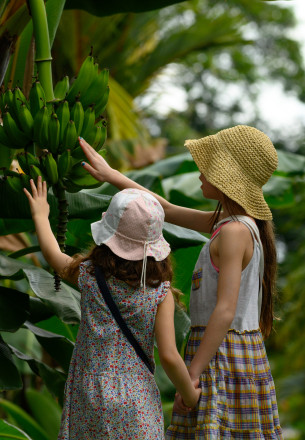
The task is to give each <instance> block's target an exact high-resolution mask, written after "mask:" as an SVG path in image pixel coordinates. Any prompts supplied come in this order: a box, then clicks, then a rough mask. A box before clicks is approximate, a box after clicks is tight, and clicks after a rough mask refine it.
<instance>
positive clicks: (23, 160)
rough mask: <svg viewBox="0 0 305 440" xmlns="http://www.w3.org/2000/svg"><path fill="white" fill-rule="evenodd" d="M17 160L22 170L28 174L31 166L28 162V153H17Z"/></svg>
mask: <svg viewBox="0 0 305 440" xmlns="http://www.w3.org/2000/svg"><path fill="white" fill-rule="evenodd" d="M17 160H18V163H19V165H20V168H21V169H22V171H23V172H24V173H26V174H30V166H29V164H28V160H27V157H26V153H19V154H17Z"/></svg>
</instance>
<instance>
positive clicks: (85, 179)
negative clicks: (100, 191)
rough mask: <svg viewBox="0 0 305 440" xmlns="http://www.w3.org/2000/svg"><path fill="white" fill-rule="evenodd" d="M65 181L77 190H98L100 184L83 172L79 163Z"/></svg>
mask: <svg viewBox="0 0 305 440" xmlns="http://www.w3.org/2000/svg"><path fill="white" fill-rule="evenodd" d="M67 181H68V182H69V183H71V184H73V185H74V186H75V187H77V186H78V187H79V188H87V189H89V188H98V187H99V186H100V185H101V184H102V182H99V181H98V180H96V179H95V178H94V177H92V176H91V174H89V173H88V171H87V170H85V169H84V168H83V167H82V166H81V165H80V163H78V164H76V165H74V166H73V168H72V170H71V173H70V174H69V176H68V178H67Z"/></svg>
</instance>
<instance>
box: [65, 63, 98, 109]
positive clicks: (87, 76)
mask: <svg viewBox="0 0 305 440" xmlns="http://www.w3.org/2000/svg"><path fill="white" fill-rule="evenodd" d="M94 76H95V67H94V59H93V56H91V55H88V56H87V57H86V58H85V61H84V62H83V64H82V65H81V68H80V70H79V72H78V76H77V78H76V80H75V81H74V83H73V84H72V85H71V87H70V90H69V92H68V95H67V100H68V101H69V103H70V104H72V103H73V102H74V101H75V98H76V96H77V95H78V94H80V96H83V95H84V94H85V92H86V91H87V89H88V87H89V86H90V84H91V82H92V80H93V78H94Z"/></svg>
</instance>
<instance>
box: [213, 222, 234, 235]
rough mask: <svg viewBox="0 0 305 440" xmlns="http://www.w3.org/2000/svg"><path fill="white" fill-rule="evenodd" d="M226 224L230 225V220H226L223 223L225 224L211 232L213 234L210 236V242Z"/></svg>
mask: <svg viewBox="0 0 305 440" xmlns="http://www.w3.org/2000/svg"><path fill="white" fill-rule="evenodd" d="M227 223H230V220H228V221H227V222H225V223H222V224H221V225H220V226H219V227H218V228H217V229H216V231H214V232H213V234H212V235H211V240H212V238H214V237H215V236H216V235H217V234H218V232H219V231H220V229H221V228H222V227H223V226H224V225H226V224H227Z"/></svg>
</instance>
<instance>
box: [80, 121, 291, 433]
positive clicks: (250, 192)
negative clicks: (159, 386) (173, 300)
mask: <svg viewBox="0 0 305 440" xmlns="http://www.w3.org/2000/svg"><path fill="white" fill-rule="evenodd" d="M80 145H81V146H82V148H83V151H84V153H85V154H86V156H87V158H88V160H89V162H90V164H91V165H89V164H88V163H84V164H83V166H84V167H85V168H86V169H87V170H88V171H89V172H90V173H91V174H92V175H93V176H94V177H95V178H96V179H98V180H101V181H107V182H110V183H112V184H113V185H115V186H117V187H118V188H119V189H122V188H125V187H134V188H141V187H140V186H139V185H138V184H136V183H134V182H132V181H131V180H129V179H128V178H127V177H125V176H123V175H122V174H120V173H119V172H118V171H115V170H113V169H111V168H110V167H109V166H108V164H107V163H106V162H105V161H104V160H103V159H102V158H101V157H100V155H98V154H97V153H96V152H95V151H94V150H93V149H92V148H91V147H90V146H89V145H88V144H87V143H86V142H85V141H84V140H82V139H81V140H80ZM186 147H187V148H188V149H189V151H190V152H191V154H192V156H193V159H194V160H195V162H196V164H197V166H198V168H199V171H200V173H201V174H200V177H199V179H200V182H201V186H200V188H201V189H202V193H203V195H204V197H206V198H209V199H215V200H217V201H218V207H217V209H216V210H215V212H202V211H197V210H193V209H188V208H184V207H180V206H175V205H173V204H171V203H169V202H167V201H166V200H164V199H163V198H161V197H159V196H156V198H157V199H158V200H159V202H160V203H161V205H162V206H163V208H164V211H165V219H166V221H168V222H171V223H174V224H176V225H179V226H183V227H186V228H190V229H194V230H196V231H200V232H205V233H208V232H211V233H212V236H211V239H210V240H209V242H208V243H207V244H206V245H205V246H204V247H203V249H202V251H201V253H200V255H199V258H198V261H197V263H196V266H195V269H194V272H193V277H192V291H191V297H190V316H191V333H190V337H189V340H188V344H187V349H186V355H185V362H186V365H187V367H188V371H189V374H190V377H191V379H192V380H193V382H194V383H196V381H198V379H199V381H200V387H201V389H202V391H201V396H200V399H199V402H198V405H197V408H196V409H195V410H190V409H189V408H187V407H186V405H185V404H186V402H184V401H183V396H181V393H179V391H178V393H177V394H176V398H175V403H174V410H173V416H172V422H171V425H170V426H169V428H168V430H167V433H166V438H167V440H170V439H196V440H197V439H198V440H199V439H213V440H214V439H215V440H216V439H247V440H248V439H249V440H254V439H255V440H257V439H268V440H269V439H270V440H271V439H272V440H273V439H274V440H275V439H282V438H283V437H282V431H281V427H280V423H279V417H278V409H277V403H276V395H275V387H274V382H273V379H272V375H271V371H270V367H269V363H268V359H267V356H266V351H265V347H264V342H263V336H264V337H267V336H268V335H269V333H270V331H271V329H272V321H273V308H272V302H273V294H274V292H275V277H276V249H275V239H274V233H273V226H272V221H271V220H272V214H271V211H270V209H269V207H268V205H267V203H266V202H265V200H264V197H263V192H262V186H263V185H264V184H265V183H266V182H267V181H268V179H269V178H270V176H271V175H272V173H273V172H274V170H275V169H276V167H277V163H278V159H277V153H276V150H275V148H274V146H273V144H272V142H271V141H270V139H269V138H268V137H267V136H266V135H265V134H264V133H262V132H261V131H259V130H257V129H255V128H253V127H248V126H242V125H239V126H236V127H233V128H229V129H226V130H222V131H220V132H219V133H217V134H216V135H213V136H207V137H204V138H202V139H199V140H189V141H186ZM142 189H144V188H142Z"/></svg>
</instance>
